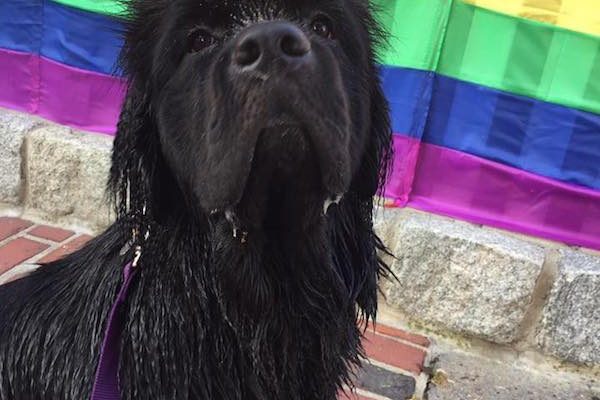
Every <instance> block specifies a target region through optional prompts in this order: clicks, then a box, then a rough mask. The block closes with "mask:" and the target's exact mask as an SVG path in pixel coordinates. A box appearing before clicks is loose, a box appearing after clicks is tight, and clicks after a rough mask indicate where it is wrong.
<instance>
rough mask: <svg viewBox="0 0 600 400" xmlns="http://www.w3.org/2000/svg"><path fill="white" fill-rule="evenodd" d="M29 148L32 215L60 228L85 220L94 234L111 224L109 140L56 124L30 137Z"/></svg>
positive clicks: (29, 207) (28, 197)
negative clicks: (108, 195)
mask: <svg viewBox="0 0 600 400" xmlns="http://www.w3.org/2000/svg"><path fill="white" fill-rule="evenodd" d="M26 146H27V160H28V161H27V190H26V192H27V195H26V201H25V207H26V210H27V211H28V212H35V213H38V214H41V215H42V217H43V218H44V219H47V220H49V221H52V222H56V223H73V222H76V221H85V223H86V225H87V226H88V227H89V228H90V229H94V230H101V229H102V228H104V227H106V226H107V225H108V224H109V223H110V221H111V214H110V211H109V207H108V204H107V198H106V194H105V187H106V181H107V178H108V172H109V169H110V154H111V147H112V140H111V139H110V138H108V137H106V136H102V135H94V134H83V133H76V132H73V131H71V130H70V129H68V128H65V127H60V126H57V125H52V126H45V127H41V128H39V129H36V130H34V131H33V132H31V133H30V134H29V135H28V137H27V145H26Z"/></svg>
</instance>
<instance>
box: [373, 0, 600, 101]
mask: <svg viewBox="0 0 600 400" xmlns="http://www.w3.org/2000/svg"><path fill="white" fill-rule="evenodd" d="M377 1H378V2H379V3H380V8H382V12H381V15H382V19H383V21H385V20H387V21H393V22H392V23H391V24H388V25H387V26H388V27H389V29H390V33H391V39H390V45H389V46H388V47H386V48H385V49H382V50H381V51H380V52H379V58H380V60H381V61H382V62H384V63H386V64H391V65H395V66H400V67H408V68H417V69H427V70H432V71H436V72H438V73H440V74H443V75H446V76H449V77H452V78H456V79H460V80H463V81H468V82H473V83H476V84H480V85H484V86H488V87H492V88H495V89H499V90H503V91H507V92H511V93H515V94H519V95H524V96H529V97H533V98H536V99H539V100H544V101H548V102H552V103H557V104H562V105H565V106H568V107H572V108H577V109H582V110H586V111H591V112H595V113H600V96H598V95H597V94H598V93H600V78H598V75H597V71H598V69H599V68H600V67H598V63H599V62H600V61H599V60H600V58H599V55H598V53H599V51H600V38H599V37H595V36H591V35H585V34H581V33H578V32H573V31H570V30H566V29H563V28H560V27H556V26H553V25H548V24H543V23H539V22H535V21H530V20H526V19H521V18H517V17H512V16H509V15H505V14H500V13H496V12H493V11H490V10H487V9H482V8H478V7H475V6H472V5H469V4H465V3H464V2H462V1H459V0H454V1H452V0H419V1H415V0H396V1H395V2H390V3H394V4H393V5H391V4H389V3H388V4H387V5H385V3H387V1H386V0H377ZM390 13H395V18H394V17H390V15H389V14H390ZM440 26H442V27H443V26H447V29H446V30H445V37H444V42H443V43H444V44H443V47H442V53H441V55H440V57H439V59H438V58H436V57H435V54H432V51H431V49H432V48H436V47H435V46H436V43H438V40H439V35H443V34H444V29H443V28H442V29H440ZM436 37H437V38H438V39H436ZM436 65H437V67H436Z"/></svg>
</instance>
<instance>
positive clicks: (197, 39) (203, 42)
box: [188, 29, 217, 53]
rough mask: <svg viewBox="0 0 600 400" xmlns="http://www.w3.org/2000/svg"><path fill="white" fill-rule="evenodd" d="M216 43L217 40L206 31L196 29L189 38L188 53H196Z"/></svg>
mask: <svg viewBox="0 0 600 400" xmlns="http://www.w3.org/2000/svg"><path fill="white" fill-rule="evenodd" d="M216 42H217V38H215V37H214V36H213V34H212V33H210V32H209V31H207V30H206V29H196V30H194V31H192V32H191V33H190V36H189V46H188V48H189V51H190V52H192V53H197V52H199V51H202V50H204V49H206V48H208V47H210V46H212V45H213V44H215V43H216Z"/></svg>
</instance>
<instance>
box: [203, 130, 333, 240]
mask: <svg viewBox="0 0 600 400" xmlns="http://www.w3.org/2000/svg"><path fill="white" fill-rule="evenodd" d="M321 159H322V157H320V156H319V153H318V150H317V149H315V147H314V144H313V142H312V141H311V139H310V136H309V135H308V133H307V129H306V128H304V127H303V126H302V125H301V124H299V123H295V122H290V121H289V120H283V119H279V120H273V121H269V123H268V124H267V126H266V128H264V129H263V130H262V131H261V133H260V137H259V139H258V142H257V145H256V148H255V149H254V157H253V162H252V167H251V169H250V171H249V173H248V174H247V176H246V179H245V181H243V182H239V185H242V186H243V190H242V191H241V192H242V195H241V198H240V200H239V201H235V202H233V201H232V202H231V203H229V204H228V205H226V206H225V207H222V208H221V209H218V210H213V211H212V214H213V215H215V214H220V215H221V216H222V217H223V218H226V219H227V220H228V221H229V223H231V224H232V225H233V226H234V227H236V228H239V229H241V230H253V231H255V230H261V231H266V232H271V233H275V234H279V233H284V232H295V231H303V230H306V229H308V228H309V227H311V226H314V225H315V224H318V223H321V222H322V220H323V215H324V214H326V212H327V208H328V207H329V206H331V205H332V204H334V203H336V202H337V201H338V200H339V198H341V196H342V195H343V191H336V192H332V191H331V190H330V189H329V188H328V187H327V186H326V182H325V180H324V178H323V170H324V169H331V168H335V166H332V165H321V164H320V162H319V161H320V160H321ZM340 175H341V171H340ZM231 197H232V198H233V196H231Z"/></svg>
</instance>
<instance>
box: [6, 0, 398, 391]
mask: <svg viewBox="0 0 600 400" xmlns="http://www.w3.org/2000/svg"><path fill="white" fill-rule="evenodd" d="M130 10H131V15H130V18H129V20H128V29H127V32H126V33H125V46H124V50H123V65H124V69H125V71H126V74H127V77H128V79H129V89H128V94H127V99H126V102H125V104H124V106H123V111H122V114H121V119H120V122H119V126H118V135H117V138H116V141H115V147H114V153H113V165H112V170H111V177H110V183H109V190H110V191H111V193H112V194H113V195H114V198H115V202H116V203H115V207H116V210H117V213H118V219H117V222H116V223H115V224H114V225H113V226H112V227H110V228H109V229H108V230H107V231H106V232H104V233H103V234H102V235H100V236H99V237H98V238H96V239H95V240H93V241H92V242H91V243H90V244H89V245H88V246H86V247H85V248H84V249H83V250H81V251H79V252H77V253H76V254H74V255H71V256H69V257H67V258H66V259H64V260H62V261H59V262H56V263H52V264H49V265H45V266H43V267H42V268H40V269H39V270H38V271H36V272H35V273H33V274H32V275H30V276H28V277H26V278H24V279H21V280H19V281H16V282H13V283H11V284H8V285H5V286H3V287H0V398H1V399H2V400H9V399H10V400H12V399H16V400H37V399H52V400H60V399H77V400H81V399H87V398H89V397H90V392H91V388H92V383H93V378H94V374H95V370H96V367H97V364H98V356H99V347H100V343H101V340H102V338H103V335H104V330H105V325H106V322H107V319H108V318H107V317H108V313H109V309H110V308H111V305H112V303H113V301H114V299H115V296H116V292H117V291H118V289H119V286H120V284H121V280H122V269H123V265H124V264H125V263H126V262H128V261H130V260H131V259H132V258H133V257H134V254H133V248H134V247H135V246H138V245H139V246H141V248H142V256H141V259H140V263H139V267H138V268H139V273H138V275H137V279H136V281H135V282H134V286H133V287H132V290H131V292H130V294H129V297H128V300H127V307H126V321H127V322H126V326H125V328H124V330H123V337H122V343H121V361H120V369H119V374H120V383H121V392H122V398H123V399H144V400H145V399H210V400H226V399H227V400H229V399H242V400H269V399H271V400H274V399H281V400H283V399H285V400H288V399H305V400H333V399H335V397H336V392H337V391H338V389H339V388H341V387H342V386H343V385H344V384H349V383H350V379H351V375H352V370H353V369H354V368H355V367H358V366H359V364H360V357H361V352H362V350H361V345H360V338H361V327H360V323H359V320H361V319H368V318H374V317H375V313H376V309H377V298H376V295H377V280H378V275H381V273H384V272H385V271H386V267H385V265H384V264H383V263H382V262H381V261H380V260H379V259H378V255H377V252H378V250H384V249H383V245H382V244H381V242H380V241H379V239H378V238H377V236H376V235H375V234H374V232H373V229H372V209H373V198H374V195H375V194H376V192H377V190H378V188H379V187H380V184H381V182H382V180H383V177H384V176H385V173H384V172H382V171H385V170H386V164H387V160H389V158H390V142H391V134H390V128H389V120H388V109H387V105H386V101H385V99H384V96H383V94H382V91H381V88H380V82H379V78H378V69H377V66H376V65H375V63H374V55H373V46H374V40H375V39H376V38H377V37H378V30H377V26H376V24H375V22H374V20H373V18H372V15H371V11H370V10H369V5H368V1H367V0H252V1H251V0H137V1H133V3H132V4H131V5H130ZM92 34H93V33H92Z"/></svg>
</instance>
